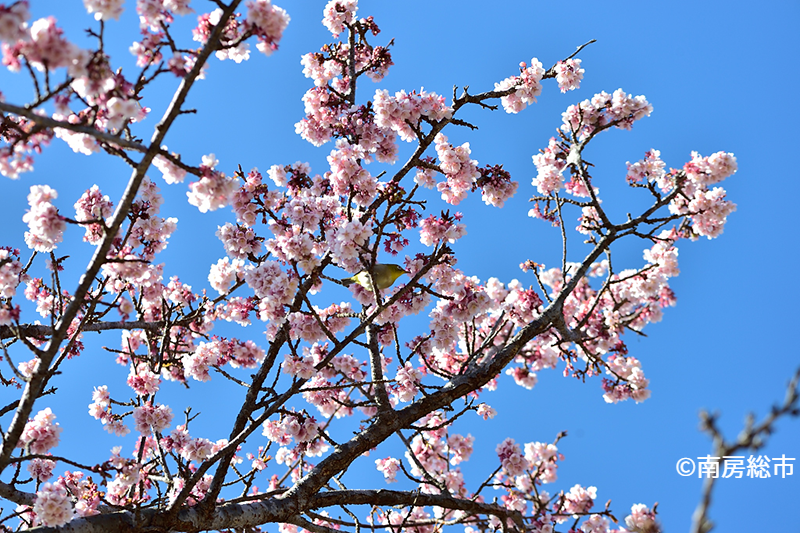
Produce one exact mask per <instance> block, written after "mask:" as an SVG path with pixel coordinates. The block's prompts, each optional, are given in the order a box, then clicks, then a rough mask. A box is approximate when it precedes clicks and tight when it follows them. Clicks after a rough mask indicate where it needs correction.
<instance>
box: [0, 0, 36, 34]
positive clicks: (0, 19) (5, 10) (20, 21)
mask: <svg viewBox="0 0 800 533" xmlns="http://www.w3.org/2000/svg"><path fill="white" fill-rule="evenodd" d="M30 18H31V14H30V12H29V11H28V2H27V0H24V1H22V2H14V3H13V4H11V5H10V6H2V7H0V41H3V42H6V43H13V42H16V41H19V40H20V39H24V38H25V36H26V22H27V21H28V19H30Z"/></svg>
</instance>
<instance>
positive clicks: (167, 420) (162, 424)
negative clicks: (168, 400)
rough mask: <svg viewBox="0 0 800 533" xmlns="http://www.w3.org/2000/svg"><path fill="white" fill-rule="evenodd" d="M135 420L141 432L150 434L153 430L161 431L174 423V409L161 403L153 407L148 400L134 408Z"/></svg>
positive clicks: (137, 429) (137, 428)
mask: <svg viewBox="0 0 800 533" xmlns="http://www.w3.org/2000/svg"><path fill="white" fill-rule="evenodd" d="M133 420H134V423H135V428H136V431H138V432H139V433H142V434H148V433H150V431H151V430H152V431H154V432H156V433H160V432H162V431H164V430H165V429H167V428H168V427H169V425H170V424H171V423H172V409H170V408H169V407H168V406H166V405H161V404H158V405H156V406H155V407H153V404H152V403H150V402H147V403H145V404H144V405H142V406H141V407H137V408H135V409H134V410H133Z"/></svg>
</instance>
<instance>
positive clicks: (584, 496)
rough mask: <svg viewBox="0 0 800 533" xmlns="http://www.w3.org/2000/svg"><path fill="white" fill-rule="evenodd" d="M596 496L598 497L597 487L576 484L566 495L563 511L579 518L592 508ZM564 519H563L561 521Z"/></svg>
mask: <svg viewBox="0 0 800 533" xmlns="http://www.w3.org/2000/svg"><path fill="white" fill-rule="evenodd" d="M595 498H597V488H596V487H589V488H586V489H585V488H583V487H581V486H580V485H575V486H573V487H572V488H571V489H570V490H569V492H568V493H566V494H565V495H564V506H563V511H564V513H565V514H571V515H572V517H573V518H578V517H579V516H580V515H581V514H584V513H588V512H589V511H590V510H591V509H592V505H594V500H595ZM564 520H565V519H561V520H559V521H564Z"/></svg>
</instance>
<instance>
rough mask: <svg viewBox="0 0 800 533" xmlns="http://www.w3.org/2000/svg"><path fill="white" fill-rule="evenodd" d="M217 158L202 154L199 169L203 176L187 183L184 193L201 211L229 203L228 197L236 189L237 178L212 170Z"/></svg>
mask: <svg viewBox="0 0 800 533" xmlns="http://www.w3.org/2000/svg"><path fill="white" fill-rule="evenodd" d="M216 164H217V160H216V159H215V158H214V154H209V155H207V156H203V163H202V165H200V170H201V171H202V172H203V177H202V178H201V179H200V181H195V182H193V183H190V184H189V189H190V191H189V192H188V193H186V196H188V197H189V203H190V204H192V205H193V206H196V207H197V209H199V210H200V212H201V213H206V212H208V211H216V210H217V209H219V208H220V207H225V206H226V205H228V204H229V203H230V198H231V196H232V195H233V193H234V192H236V189H237V180H236V178H234V177H231V178H229V177H227V176H225V174H223V173H222V172H217V171H215V170H214V166H216Z"/></svg>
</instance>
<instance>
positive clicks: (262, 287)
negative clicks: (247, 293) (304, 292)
mask: <svg viewBox="0 0 800 533" xmlns="http://www.w3.org/2000/svg"><path fill="white" fill-rule="evenodd" d="M244 279H245V282H246V283H247V285H248V286H249V287H250V288H251V289H253V292H255V294H256V296H257V297H258V298H259V299H260V303H259V318H260V319H261V320H275V319H278V318H282V317H283V316H284V309H283V308H284V306H285V305H287V304H289V303H290V302H291V300H292V298H293V297H294V292H295V290H297V283H298V282H297V278H296V277H295V276H294V275H292V274H290V273H287V272H284V271H283V270H282V269H281V266H280V263H278V262H277V261H264V262H263V263H261V264H260V265H258V266H257V267H251V266H248V267H247V268H246V269H245V275H244Z"/></svg>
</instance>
